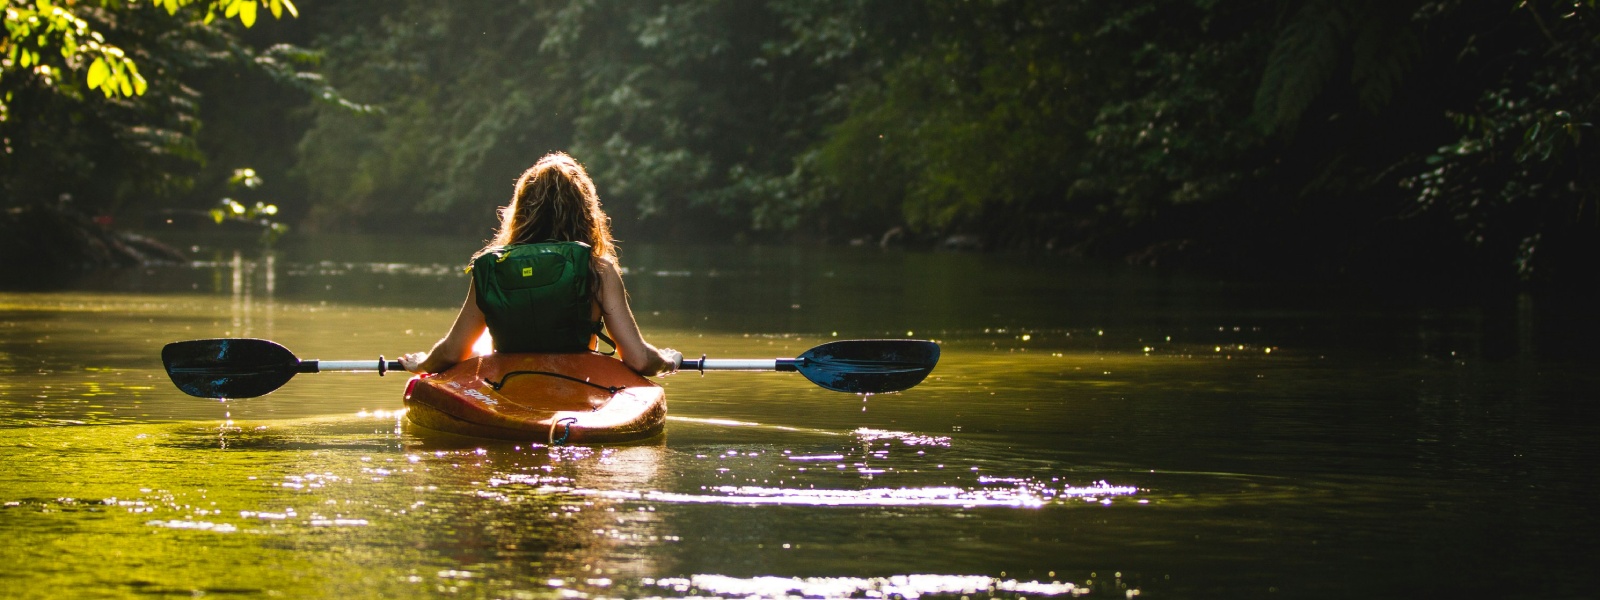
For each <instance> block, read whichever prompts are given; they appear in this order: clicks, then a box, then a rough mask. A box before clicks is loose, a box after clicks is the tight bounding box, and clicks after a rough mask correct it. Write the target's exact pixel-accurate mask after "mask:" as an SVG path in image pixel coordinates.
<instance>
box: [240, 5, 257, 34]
mask: <svg viewBox="0 0 1600 600" xmlns="http://www.w3.org/2000/svg"><path fill="white" fill-rule="evenodd" d="M237 6H238V7H239V22H241V23H244V26H245V27H252V26H254V25H255V24H256V3H255V1H254V0H250V1H249V2H241V3H239V4H237Z"/></svg>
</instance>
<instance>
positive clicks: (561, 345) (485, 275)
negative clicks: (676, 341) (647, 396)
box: [400, 152, 683, 375]
mask: <svg viewBox="0 0 1600 600" xmlns="http://www.w3.org/2000/svg"><path fill="white" fill-rule="evenodd" d="M612 242H613V240H612V239H611V218H610V217H608V216H606V213H605V211H603V210H601V209H600V196H599V195H598V194H596V193H595V189H594V182H593V181H592V180H590V179H589V174H588V173H587V172H585V171H584V169H583V166H582V165H580V164H578V162H577V161H576V160H573V158H572V157H570V156H567V155H566V154H564V153H560V152H557V153H554V154H550V155H547V156H545V157H544V158H541V159H539V162H538V163H536V164H534V165H533V166H532V167H530V168H529V169H528V170H527V171H524V172H523V173H522V176H521V177H519V178H518V179H517V184H516V188H515V191H514V193H513V194H512V196H511V204H510V205H508V206H505V207H502V208H501V209H500V228H499V230H498V231H497V232H496V233H495V237H494V240H492V241H491V242H489V244H488V245H487V246H485V247H484V248H483V249H482V250H479V251H478V252H477V254H474V255H473V257H472V267H471V268H470V272H471V274H472V282H471V284H470V285H469V286H468V288H467V299H466V301H465V302H464V303H462V305H461V312H460V313H458V314H457V315H456V320H455V323H454V324H452V325H451V326H450V332H449V333H447V334H445V336H444V338H443V339H440V340H439V341H438V343H436V344H434V345H433V349H432V350H429V351H428V352H414V353H411V354H407V355H405V356H402V357H400V363H401V364H402V365H403V366H405V368H406V370H408V371H411V372H413V373H438V372H440V371H443V370H445V369H448V368H450V366H451V365H454V364H456V363H458V362H461V361H463V360H466V359H467V358H469V357H471V356H472V353H473V344H474V343H475V342H476V341H477V340H478V338H479V337H481V336H482V335H483V332H484V330H485V329H487V330H488V331H489V334H490V336H491V337H493V339H494V350H495V352H589V351H594V350H596V349H597V347H598V346H597V342H598V339H605V336H604V333H603V332H609V333H610V334H611V337H610V339H608V340H607V341H609V342H612V343H613V345H614V346H616V350H617V358H620V359H621V360H622V362H623V363H625V364H627V365H628V367H629V368H631V369H633V370H634V371H635V372H637V373H639V374H641V375H662V374H667V373H671V372H673V371H674V370H676V369H677V365H679V364H680V363H681V361H682V359H683V355H682V354H680V353H679V352H678V351H676V350H672V349H657V348H656V347H655V346H652V345H650V344H649V343H648V342H646V341H645V340H644V336H643V335H642V334H641V333H639V325H638V323H637V322H635V321H634V320H633V311H632V310H631V309H630V308H629V307H628V294H627V292H626V291H625V290H624V289H623V287H622V274H621V271H620V270H619V269H618V267H617V250H616V246H615V245H614V244H613V243H612ZM602 330H603V331H602Z"/></svg>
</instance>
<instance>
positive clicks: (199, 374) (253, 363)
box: [161, 338, 939, 398]
mask: <svg viewBox="0 0 1600 600" xmlns="http://www.w3.org/2000/svg"><path fill="white" fill-rule="evenodd" d="M938 362H939V345H938V344H935V343H933V342H929V341H924V340H841V341H837V342H828V343H826V344H823V345H821V346H817V347H815V348H812V349H810V350H807V351H805V352H803V353H801V354H800V356H797V357H794V358H776V359H771V358H769V359H760V360H757V359H708V358H706V357H705V356H704V355H702V356H701V357H700V358H698V359H686V360H684V361H683V364H682V365H680V366H679V369H680V370H683V371H700V372H702V373H703V372H705V371H794V372H798V373H800V374H801V375H803V376H805V378H806V379H808V380H810V381H811V382H812V383H815V384H817V385H819V386H822V387H824V388H827V389H830V390H833V391H836V392H849V393H854V394H881V393H886V392H898V391H901V390H905V389H909V388H911V387H912V386H915V385H917V384H918V383H921V382H922V380H923V379H924V378H926V377H927V376H928V373H930V372H932V371H933V367H934V365H936V364H938ZM161 363H162V364H163V365H165V366H166V369H167V376H168V377H171V378H172V383H173V384H174V385H177V386H178V389H180V390H183V393H185V394H188V395H190V396H196V397H200V398H254V397H256V396H265V395H267V394H269V393H271V392H272V391H273V390H276V389H278V388H279V387H282V386H283V384H285V383H288V381H289V380H290V379H292V378H294V376H295V375H298V374H300V373H321V372H323V371H377V372H378V374H380V375H382V374H383V373H385V372H388V371H399V370H402V367H401V366H400V361H394V360H384V358H383V357H382V356H379V357H378V359H377V360H338V361H334V360H302V359H299V358H296V357H295V355H294V353H293V352H290V351H289V349H288V348H284V347H283V346H280V345H278V344H277V343H275V342H271V341H268V340H259V339H249V338H225V339H211V340H188V341H183V342H173V343H170V344H167V345H166V347H165V348H162V349H161Z"/></svg>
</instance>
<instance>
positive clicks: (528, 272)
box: [522, 267, 533, 277]
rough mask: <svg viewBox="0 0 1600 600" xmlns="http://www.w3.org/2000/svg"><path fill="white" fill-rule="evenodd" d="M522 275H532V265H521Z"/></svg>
mask: <svg viewBox="0 0 1600 600" xmlns="http://www.w3.org/2000/svg"><path fill="white" fill-rule="evenodd" d="M522 276H523V277H533V267H523V268H522Z"/></svg>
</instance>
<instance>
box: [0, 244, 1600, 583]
mask: <svg viewBox="0 0 1600 600" xmlns="http://www.w3.org/2000/svg"><path fill="white" fill-rule="evenodd" d="M296 243H298V244H300V245H298V246H296V245H293V244H291V245H290V246H287V247H285V248H283V249H282V250H281V251H280V252H277V253H273V254H269V255H260V254H253V253H249V252H240V253H237V254H235V253H233V252H232V251H217V252H212V254H213V255H207V256H202V258H203V259H204V260H202V261H200V262H198V263H196V264H194V265H191V266H188V267H182V268H161V269H151V270H149V271H146V272H127V273H119V274H116V275H115V276H112V277H108V278H105V279H103V280H99V281H94V282H88V283H86V284H85V289H84V290H81V291H75V292H61V293H31V294H15V293H0V375H4V377H0V458H3V459H4V460H5V464H6V467H5V468H4V469H0V534H3V535H5V536H6V537H7V538H9V539H10V540H11V541H10V543H8V544H6V545H5V546H4V549H3V550H0V558H3V559H4V560H3V561H0V564H4V565H7V566H4V567H0V586H3V589H4V591H5V592H6V595H7V596H10V597H29V596H34V597H46V596H50V595H53V594H56V593H58V592H61V591H67V592H76V595H84V596H144V595H218V594H226V595H236V596H243V597H257V596H261V597H280V596H283V597H329V596H350V597H419V596H420V597H499V598H519V597H527V598H555V597H578V598H583V597H593V598H600V597H685V596H694V597H723V598H735V597H737V598H745V597H766V598H786V597H858V598H888V597H904V598H913V597H943V598H959V597H962V596H968V597H971V598H978V597H1014V598H1020V597H1040V596H1073V595H1085V594H1087V595H1093V596H1114V597H1119V598H1127V597H1131V596H1133V595H1138V596H1140V597H1214V596H1247V597H1248V596H1268V595H1284V596H1291V597H1348V596H1349V595H1352V593H1361V594H1367V595H1376V596H1399V595H1423V596H1428V595H1433V596H1438V595H1448V594H1470V593H1472V592H1474V591H1481V590H1482V589H1496V590H1500V591H1503V592H1505V593H1506V594H1507V595H1511V596H1534V595H1556V596H1562V595H1568V596H1581V595H1585V594H1586V590H1589V589H1592V583H1593V582H1592V580H1591V576H1590V575H1588V574H1587V573H1588V572H1589V566H1590V565H1592V564H1593V562H1594V559H1595V558H1597V556H1596V543H1595V542H1594V541H1593V540H1594V539H1595V536H1593V535H1592V534H1593V533H1594V532H1595V530H1596V522H1595V517H1594V516H1593V514H1592V510H1590V507H1589V505H1590V504H1591V503H1592V499H1593V498H1595V497H1596V495H1597V494H1596V492H1597V491H1600V490H1597V489H1596V484H1595V483H1594V480H1593V478H1592V477H1589V468H1588V466H1587V465H1588V464H1589V463H1590V462H1592V458H1593V450H1592V448H1593V447H1594V446H1593V437H1594V436H1593V434H1592V428H1591V427H1590V426H1589V425H1588V424H1589V423H1593V422H1595V417H1596V416H1600V415H1596V414H1595V409H1594V408H1592V407H1593V406H1594V404H1593V403H1589V402H1584V401H1582V400H1583V399H1584V398H1586V397H1587V396H1588V395H1590V394H1592V390H1593V389H1595V383H1596V381H1595V376H1594V375H1593V374H1591V372H1590V370H1589V369H1587V368H1585V367H1584V365H1582V364H1579V361H1564V360H1562V359H1561V357H1560V356H1559V353H1552V352H1549V351H1548V347H1547V346H1544V345H1542V342H1541V340H1543V339H1544V338H1542V337H1540V336H1541V335H1542V334H1537V333H1538V332H1537V330H1535V331H1534V334H1528V335H1523V333H1527V332H1528V331H1529V330H1527V329H1516V327H1520V326H1521V325H1517V324H1519V323H1522V324H1524V325H1525V324H1526V320H1527V318H1528V317H1527V315H1525V314H1522V313H1517V312H1515V311H1512V312H1511V313H1509V314H1511V317H1510V318H1509V319H1508V320H1500V318H1499V317H1496V316H1494V315H1493V314H1491V313H1485V312H1482V311H1479V310H1478V309H1474V308H1471V307H1465V308H1464V307H1459V306H1458V307H1453V308H1451V307H1445V308H1438V307H1426V308H1415V307H1403V306H1394V305H1388V306H1385V305H1379V304H1370V303H1369V304H1355V303H1350V302H1348V298H1346V299H1340V298H1337V297H1334V296H1332V295H1330V294H1328V293H1327V290H1303V289H1272V288H1263V287H1249V286H1230V285H1225V284H1219V283H1216V282H1208V281H1204V280H1185V279H1182V278H1179V277H1176V276H1172V275H1165V274H1159V273H1152V272H1149V271H1141V270H1124V269H1120V268H1112V267H1104V266H1096V265H1042V264H1027V263H1026V262H1025V261H1019V260H1015V259H1007V258H1004V257H983V256H973V255H945V254H932V255H919V254H908V253H879V252H876V251H861V250H858V249H834V250H828V249H775V248H754V249H741V250H740V251H737V252H728V251H708V252H694V251H688V250H690V249H682V248H665V247H656V248H625V249H624V262H625V264H627V265H628V266H629V267H630V272H629V275H628V284H629V287H630V291H631V292H632V294H633V297H634V308H635V310H636V312H637V313H638V316H639V320H640V321H641V323H642V324H643V326H644V327H645V329H646V332H647V334H648V335H649V336H650V338H651V340H652V341H654V342H656V343H658V344H663V345H669V346H673V347H676V348H680V349H683V350H684V351H685V353H701V352H704V353H707V354H710V355H711V356H713V357H723V358H738V357H752V358H753V357H773V356H794V355H796V354H798V353H800V352H803V351H804V350H805V349H807V348H809V347H811V346H814V345H817V344H820V343H823V342H825V341H829V340H832V339H839V338H849V337H900V336H905V335H910V334H908V333H907V332H913V333H914V334H915V335H917V336H927V337H932V338H935V339H938V340H939V341H940V342H941V343H942V345H943V348H944V350H943V354H944V355H943V358H942V361H941V364H940V365H939V367H938V369H936V370H935V371H934V373H933V375H932V376H931V377H930V378H929V379H928V380H927V381H925V382H924V383H923V384H922V385H920V386H918V387H916V388H914V389H912V390H910V391H907V392H904V393H900V394H885V395H875V396H871V397H867V398H863V397H858V396H851V395H841V394H835V393H831V392H827V391H824V390H821V389H818V388H816V387H815V386H812V385H810V384H809V383H807V382H805V381H804V380H803V379H801V378H799V377H796V376H793V375H785V374H776V373H765V374H737V373H708V374H706V375H704V376H702V375H699V374H687V373H686V374H679V375H675V376H672V377H668V378H665V379H664V380H663V383H664V385H666V387H667V390H668V398H669V406H670V410H671V417H670V418H669V421H668V426H667V433H666V435H665V436H664V437H663V438H661V439H658V440H655V441H653V442H651V443H648V444H643V445H635V446H618V447H554V448H552V447H546V446H543V445H539V444H532V445H529V444H515V443H511V444H506V443H499V442H494V443H490V442H485V441H482V440H473V439H467V438H452V437H445V436H440V435H437V434H429V433H427V432H425V431H419V430H417V429H416V428H414V427H411V426H410V425H409V424H408V423H407V422H405V421H404V419H403V416H402V413H401V412H400V411H401V410H402V409H401V405H400V401H399V396H400V391H401V388H402V386H403V384H404V378H402V377H393V376H391V377H384V378H379V377H377V376H376V375H374V374H335V373H328V374H315V375H302V376H298V377H297V378H296V379H295V380H294V381H292V382H290V383H289V384H288V385H287V386H286V387H284V388H283V389H281V390H279V391H278V392H276V393H274V394H272V395H270V396H267V397H264V398H258V399H251V400H234V401H227V402H218V401H205V400H197V399H193V398H188V397H186V396H183V395H182V394H181V393H179V392H178V391H177V390H176V389H174V388H172V386H171V385H170V384H169V383H168V382H167V381H166V378H165V376H164V374H163V373H161V371H160V365H159V361H158V358H157V356H158V353H159V349H160V347H161V345H163V344H164V343H166V342H168V341H173V340H176V339H187V338H202V337H224V336H228V337H231V336H252V337H263V338H270V339H273V340H275V341H278V342H281V343H283V344H284V345H285V346H287V347H289V348H290V349H292V350H294V351H295V353H296V354H298V355H299V356H301V357H303V358H321V359H329V360H346V359H367V358H375V357H376V356H377V355H379V354H383V355H387V356H390V357H392V356H395V355H397V354H399V353H401V352H405V351H409V350H414V349H420V348H423V347H425V346H426V345H427V344H429V343H431V342H432V341H433V339H435V338H436V336H438V335H440V334H441V333H442V332H443V330H444V327H445V326H446V325H447V324H448V323H449V321H450V319H451V318H452V316H453V315H454V309H455V307H456V306H458V305H459V302H460V300H461V296H462V295H463V294H464V292H465V285H466V280H465V277H464V276H463V275H462V274H460V273H459V271H458V270H456V269H455V267H454V266H453V265H450V264H448V263H447V262H446V263H441V262H440V258H439V257H441V256H453V255H456V254H459V255H461V256H463V257H464V256H465V254H466V253H467V252H470V251H471V246H472V244H457V243H456V242H453V241H438V242H436V243H431V244H432V245H431V246H430V242H421V243H410V244H407V245H406V246H404V247H401V246H400V245H399V244H394V243H387V244H386V243H382V242H380V241H375V240H373V239H370V238H329V239H324V240H321V241H317V240H304V241H301V242H296ZM458 245H459V246H463V247H464V248H465V249H463V250H459V251H457V249H456V246H458ZM330 247H338V248H339V252H338V253H337V255H338V256H339V259H338V260H333V259H331V258H330V257H331V256H333V255H334V254H333V253H330V252H329V250H328V249H329V248H330ZM207 252H210V251H208V250H205V249H204V248H202V251H201V252H200V254H202V255H205V254H207ZM1504 322H1510V323H1511V324H1512V325H1513V330H1512V332H1511V333H1509V334H1507V333H1505V332H1503V331H1502V330H1501V329H1500V328H1499V325H1496V323H1504ZM1518 331H1521V332H1523V333H1518ZM1535 334H1537V335H1535Z"/></svg>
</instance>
